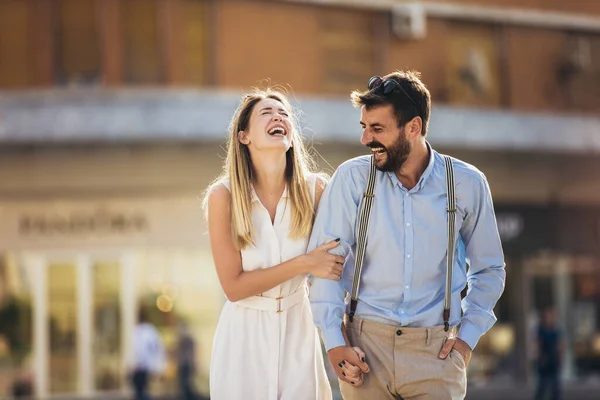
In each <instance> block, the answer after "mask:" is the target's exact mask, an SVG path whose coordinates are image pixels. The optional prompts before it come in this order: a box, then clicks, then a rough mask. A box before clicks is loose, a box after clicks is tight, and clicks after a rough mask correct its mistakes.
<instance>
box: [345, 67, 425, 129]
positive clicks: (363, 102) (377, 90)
mask: <svg viewBox="0 0 600 400" xmlns="http://www.w3.org/2000/svg"><path fill="white" fill-rule="evenodd" d="M382 79H383V82H386V81H387V80H392V81H394V82H396V84H398V85H400V87H401V88H402V89H404V91H403V90H402V89H400V88H395V89H394V90H393V91H392V92H391V93H389V94H384V91H383V86H384V84H381V85H380V86H376V87H374V88H373V89H371V90H366V91H358V90H355V91H353V92H352V94H351V95H350V99H351V101H352V104H353V105H354V107H357V108H360V107H362V106H365V107H366V108H367V109H370V108H374V107H380V106H385V105H388V104H391V105H392V106H393V107H394V114H395V115H396V119H397V120H398V126H399V127H402V126H404V125H405V124H406V123H407V122H408V121H410V120H412V119H413V118H415V117H421V120H422V121H423V124H422V130H421V135H423V136H425V135H427V125H428V123H429V112H430V110H431V95H430V94H429V90H428V89H427V87H425V84H423V82H421V74H420V73H419V72H417V71H396V72H392V73H391V74H388V75H386V76H384V77H382ZM405 92H406V93H405ZM411 100H412V101H411Z"/></svg>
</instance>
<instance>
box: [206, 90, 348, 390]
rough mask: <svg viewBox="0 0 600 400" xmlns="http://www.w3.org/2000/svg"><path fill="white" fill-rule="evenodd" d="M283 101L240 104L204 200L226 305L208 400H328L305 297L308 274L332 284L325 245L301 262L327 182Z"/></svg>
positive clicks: (259, 98)
mask: <svg viewBox="0 0 600 400" xmlns="http://www.w3.org/2000/svg"><path fill="white" fill-rule="evenodd" d="M291 111H292V109H291V107H290V104H289V102H288V100H287V99H286V97H285V96H284V95H283V94H281V93H279V92H276V91H272V90H267V91H257V92H256V93H252V94H248V95H246V96H244V97H243V99H242V101H241V104H240V106H239V107H238V109H237V111H236V113H235V115H234V117H233V120H232V124H231V127H230V137H229V143H228V152H227V159H226V161H225V166H224V172H223V175H222V176H221V177H220V178H218V179H217V180H216V181H215V183H213V184H212V185H211V186H210V187H209V189H208V190H207V194H206V197H205V200H204V201H205V203H204V204H205V208H206V209H207V211H208V212H207V215H208V229H209V235H210V241H211V248H212V253H213V258H214V262H215V266H216V268H217V274H218V276H219V281H220V282H221V286H222V287H223V290H224V292H225V295H226V296H227V299H228V300H229V301H228V302H226V303H225V305H224V307H223V311H222V313H221V318H220V320H219V324H218V326H217V330H216V333H215V339H214V344H213V352H212V361H211V370H210V392H211V393H210V394H211V398H212V399H216V400H221V399H227V400H236V399H260V400H263V399H264V400H287V399H289V400H302V399H306V400H315V399H319V400H321V399H331V389H330V387H329V381H328V379H327V376H326V373H325V369H324V366H323V360H322V354H321V347H320V342H319V339H318V336H317V332H316V328H315V327H314V325H313V321H312V316H311V312H310V304H309V301H308V296H307V279H306V277H307V274H312V275H314V276H318V277H322V278H328V279H336V280H339V279H340V277H341V275H342V267H343V263H344V258H343V257H339V256H334V255H332V254H329V253H328V250H330V249H332V248H334V247H335V246H337V245H338V241H339V239H338V241H332V242H330V243H328V244H326V245H324V246H322V247H320V248H318V249H315V250H314V251H312V252H311V253H309V254H305V253H306V247H307V244H308V237H309V234H310V231H311V229H312V223H313V217H314V214H315V210H316V207H317V205H318V203H319V199H320V197H321V193H322V192H323V189H324V187H325V180H324V179H323V178H321V177H320V176H318V175H316V174H312V173H310V171H309V162H310V158H309V156H308V154H307V152H306V150H305V147H304V144H303V142H302V138H301V136H300V134H299V131H298V128H297V126H296V124H295V121H294V119H293V116H292V114H291Z"/></svg>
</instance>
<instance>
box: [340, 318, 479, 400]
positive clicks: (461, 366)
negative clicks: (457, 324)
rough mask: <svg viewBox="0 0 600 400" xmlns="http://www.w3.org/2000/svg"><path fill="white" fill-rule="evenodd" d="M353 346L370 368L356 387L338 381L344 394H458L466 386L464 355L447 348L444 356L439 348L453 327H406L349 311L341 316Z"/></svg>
mask: <svg viewBox="0 0 600 400" xmlns="http://www.w3.org/2000/svg"><path fill="white" fill-rule="evenodd" d="M345 325H346V331H347V334H348V339H349V341H350V343H351V344H352V346H358V347H360V348H361V349H362V350H363V351H364V352H365V354H366V360H365V361H366V362H367V363H368V364H369V367H370V368H371V371H370V372H369V373H368V374H364V383H363V384H362V385H361V386H359V387H355V386H354V385H351V384H349V383H346V382H342V381H340V389H341V392H342V396H343V398H344V400H361V399H363V400H380V399H381V400H383V399H394V400H398V399H404V400H413V399H414V400H417V399H418V400H425V399H431V400H445V399H451V400H462V399H464V397H465V395H466V390H467V374H466V366H465V361H464V359H463V357H462V356H461V355H460V353H459V352H458V351H456V350H452V351H451V352H450V354H449V355H448V357H446V359H444V360H442V359H440V358H439V357H438V354H439V352H440V350H441V348H442V345H443V344H444V342H445V341H446V339H447V337H449V336H450V335H454V334H455V332H456V328H453V329H450V331H449V332H444V327H442V326H436V327H432V328H405V327H395V326H391V325H386V324H382V323H377V322H372V321H367V320H364V319H361V318H356V317H354V320H353V322H349V321H348V320H347V318H346V321H345Z"/></svg>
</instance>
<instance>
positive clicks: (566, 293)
mask: <svg viewBox="0 0 600 400" xmlns="http://www.w3.org/2000/svg"><path fill="white" fill-rule="evenodd" d="M555 268H556V270H555V273H554V293H555V304H554V307H555V313H556V322H557V325H558V328H559V329H560V332H561V334H562V338H563V341H564V351H565V353H564V362H563V371H562V373H563V377H564V378H565V379H567V380H571V379H573V378H574V377H575V358H574V355H573V337H572V329H571V328H572V327H570V326H569V321H570V320H571V318H570V313H569V310H571V309H572V308H571V303H572V298H573V296H572V293H571V287H572V277H571V273H570V270H569V259H568V257H567V256H563V257H560V258H559V259H558V260H557V263H556V265H555Z"/></svg>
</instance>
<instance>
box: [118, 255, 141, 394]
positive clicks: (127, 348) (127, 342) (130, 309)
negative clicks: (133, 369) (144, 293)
mask: <svg viewBox="0 0 600 400" xmlns="http://www.w3.org/2000/svg"><path fill="white" fill-rule="evenodd" d="M120 261H121V326H122V328H121V343H122V347H121V348H122V355H121V363H122V371H127V369H128V368H129V362H130V357H131V350H132V346H133V343H132V338H133V330H134V329H135V324H136V321H137V315H136V314H137V313H136V310H137V307H138V304H137V295H136V284H137V281H136V279H135V267H136V262H137V258H136V254H134V253H127V254H124V255H123V256H121V259H120ZM125 386H126V387H127V388H128V387H129V385H125Z"/></svg>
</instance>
